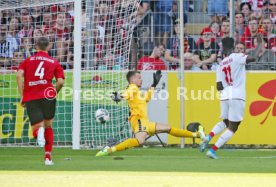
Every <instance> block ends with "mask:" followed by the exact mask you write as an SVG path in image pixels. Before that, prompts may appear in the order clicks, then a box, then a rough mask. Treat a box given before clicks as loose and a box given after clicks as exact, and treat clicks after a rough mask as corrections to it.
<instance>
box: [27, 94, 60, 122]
mask: <svg viewBox="0 0 276 187" xmlns="http://www.w3.org/2000/svg"><path fill="white" fill-rule="evenodd" d="M26 108H27V114H28V116H29V119H30V122H31V125H35V124H37V123H39V122H42V121H44V120H50V119H53V118H54V116H55V111H56V99H53V100H48V99H38V100H32V101H28V102H26Z"/></svg>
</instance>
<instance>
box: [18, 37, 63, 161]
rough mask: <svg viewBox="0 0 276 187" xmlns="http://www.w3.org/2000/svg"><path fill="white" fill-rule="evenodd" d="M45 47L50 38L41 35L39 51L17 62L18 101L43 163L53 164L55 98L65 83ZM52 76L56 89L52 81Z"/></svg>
mask: <svg viewBox="0 0 276 187" xmlns="http://www.w3.org/2000/svg"><path fill="white" fill-rule="evenodd" d="M48 46H49V40H48V39H47V38H45V37H40V38H39V39H38V40H37V43H36V49H37V51H38V52H37V53H36V54H35V55H33V56H31V57H29V58H27V59H26V60H25V61H23V62H22V63H21V64H20V65H19V68H18V72H17V77H16V78H17V84H18V89H19V92H20V95H21V97H22V98H21V104H22V106H26V109H27V114H28V116H29V119H30V122H31V126H32V130H33V136H34V138H37V142H38V145H39V146H40V147H44V150H45V157H44V159H45V165H53V162H52V157H51V153H52V147H53V142H54V132H53V129H52V124H53V118H54V115H55V108H56V99H55V98H56V94H57V93H58V92H59V91H60V89H61V87H62V85H63V83H64V72H63V69H62V67H61V65H60V64H59V62H58V61H57V60H55V59H54V58H52V57H50V56H49V55H48V53H47V51H48ZM54 77H55V78H56V87H55V88H54V86H53V84H52V79H53V78H54ZM23 78H24V81H23Z"/></svg>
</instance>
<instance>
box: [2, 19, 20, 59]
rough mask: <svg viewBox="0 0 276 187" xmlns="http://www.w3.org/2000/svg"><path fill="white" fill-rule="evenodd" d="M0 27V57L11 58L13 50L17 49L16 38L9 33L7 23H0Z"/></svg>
mask: <svg viewBox="0 0 276 187" xmlns="http://www.w3.org/2000/svg"><path fill="white" fill-rule="evenodd" d="M0 29H1V30H0V35H1V44H0V58H1V57H2V58H12V57H13V52H14V51H16V50H18V43H17V40H16V38H15V37H13V36H12V35H10V34H9V32H8V26H7V25H1V27H0Z"/></svg>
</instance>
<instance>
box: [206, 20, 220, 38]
mask: <svg viewBox="0 0 276 187" xmlns="http://www.w3.org/2000/svg"><path fill="white" fill-rule="evenodd" d="M209 28H210V29H211V31H212V33H213V36H212V37H213V38H215V41H216V42H220V38H221V34H222V33H221V26H220V23H219V22H217V21H212V22H211V23H210V25H209Z"/></svg>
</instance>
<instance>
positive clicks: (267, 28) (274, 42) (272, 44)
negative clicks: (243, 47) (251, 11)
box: [262, 17, 276, 52]
mask: <svg viewBox="0 0 276 187" xmlns="http://www.w3.org/2000/svg"><path fill="white" fill-rule="evenodd" d="M262 26H263V30H264V32H266V34H267V39H268V48H269V49H271V50H272V51H274V52H276V34H274V33H273V31H274V28H273V27H274V25H273V24H272V21H271V19H270V18H269V17H265V18H263V20H262ZM274 32H275V31H274Z"/></svg>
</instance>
